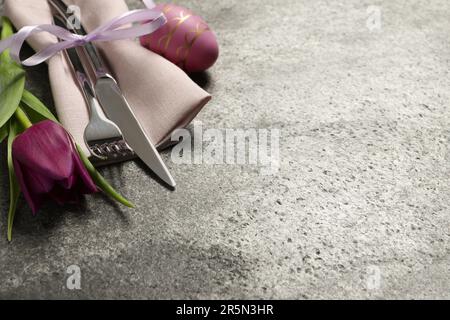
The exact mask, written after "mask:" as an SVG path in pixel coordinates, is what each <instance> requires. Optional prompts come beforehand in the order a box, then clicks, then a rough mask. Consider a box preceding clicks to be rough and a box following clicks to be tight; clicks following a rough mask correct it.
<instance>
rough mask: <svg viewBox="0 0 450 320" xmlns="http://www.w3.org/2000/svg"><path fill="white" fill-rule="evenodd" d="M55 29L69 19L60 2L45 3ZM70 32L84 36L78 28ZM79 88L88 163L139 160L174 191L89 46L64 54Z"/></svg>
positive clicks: (112, 80)
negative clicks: (84, 114)
mask: <svg viewBox="0 0 450 320" xmlns="http://www.w3.org/2000/svg"><path fill="white" fill-rule="evenodd" d="M48 2H49V4H50V6H51V7H52V9H53V20H54V23H55V25H57V26H59V27H62V28H66V29H67V21H68V19H69V18H70V17H69V14H68V7H67V5H66V4H65V3H64V2H63V1H62V0H48ZM71 31H73V32H75V33H76V34H78V35H86V31H85V30H84V28H83V27H82V26H81V27H79V28H77V27H74V28H73V29H72V30H71ZM65 54H66V56H67V59H68V61H69V62H70V64H71V66H72V70H73V72H74V75H75V78H76V80H77V82H78V85H79V88H80V90H81V91H82V93H83V95H84V98H85V100H86V103H87V105H88V107H89V117H90V119H89V124H88V125H87V127H86V129H85V132H84V140H85V143H86V146H87V147H88V149H89V151H90V152H91V159H92V162H93V163H95V164H96V165H105V164H111V163H117V162H122V161H126V160H131V159H134V158H137V157H138V158H140V159H141V160H142V161H143V162H144V163H145V164H146V165H147V166H148V167H149V168H150V169H151V170H152V171H153V172H154V173H155V174H156V175H157V176H158V177H159V178H160V179H161V180H162V181H164V182H165V183H166V184H167V185H169V186H170V187H172V188H174V187H175V185H176V183H175V180H174V179H173V177H172V175H171V174H170V172H169V170H168V169H167V167H166V165H165V164H164V162H163V160H162V159H161V156H160V155H159V153H158V151H157V149H156V147H155V145H154V144H153V143H152V141H151V140H150V138H149V136H148V135H147V133H146V132H145V130H144V129H143V128H142V126H141V124H140V123H139V121H138V120H137V118H136V116H135V114H134V112H133V110H132V109H131V107H130V105H129V103H128V101H127V99H126V98H125V96H124V95H123V93H122V91H121V89H120V86H119V84H118V83H117V81H116V80H115V78H114V77H113V75H112V74H111V73H110V72H109V71H108V68H107V66H106V64H105V63H104V61H103V59H102V57H101V56H100V53H99V52H98V50H97V48H96V47H95V45H94V44H93V43H87V44H86V45H85V46H83V47H80V48H71V49H67V50H66V52H65Z"/></svg>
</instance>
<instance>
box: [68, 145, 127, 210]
mask: <svg viewBox="0 0 450 320" xmlns="http://www.w3.org/2000/svg"><path fill="white" fill-rule="evenodd" d="M76 147H77V150H78V154H79V155H80V158H81V161H83V163H84V166H85V167H86V170H87V171H88V172H89V174H90V175H91V178H92V180H94V182H95V184H96V185H97V187H99V188H100V189H101V190H103V192H105V193H106V194H107V195H109V196H110V197H111V198H113V199H114V200H116V201H118V202H119V203H121V204H123V205H124V206H126V207H129V208H135V206H134V204H133V203H131V202H130V201H129V200H127V199H125V198H124V197H123V196H121V195H120V194H119V193H118V192H117V191H116V190H114V188H113V187H112V186H111V185H110V184H109V183H108V182H107V181H106V180H105V178H103V177H102V176H101V175H100V173H98V171H97V170H96V169H95V168H94V166H93V165H92V163H91V162H90V161H89V159H88V157H87V156H86V155H85V154H84V152H83V150H82V149H81V147H80V146H79V145H77V146H76Z"/></svg>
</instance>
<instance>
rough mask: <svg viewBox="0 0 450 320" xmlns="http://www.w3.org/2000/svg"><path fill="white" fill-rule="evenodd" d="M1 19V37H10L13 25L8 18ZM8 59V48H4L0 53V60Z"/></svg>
mask: <svg viewBox="0 0 450 320" xmlns="http://www.w3.org/2000/svg"><path fill="white" fill-rule="evenodd" d="M1 21H2V33H1V39H2V40H4V39H6V38H9V37H11V36H12V35H13V33H14V30H13V26H12V24H11V22H10V21H9V19H8V18H6V17H2V18H1ZM8 59H10V57H9V50H5V51H3V52H2V54H1V55H0V62H3V61H2V60H8Z"/></svg>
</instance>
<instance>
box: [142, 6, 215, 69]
mask: <svg viewBox="0 0 450 320" xmlns="http://www.w3.org/2000/svg"><path fill="white" fill-rule="evenodd" d="M155 9H157V10H161V11H162V12H163V13H164V14H165V15H166V17H167V23H166V24H165V25H164V26H162V27H161V28H160V29H159V30H157V31H156V32H154V33H152V34H150V35H146V36H143V37H141V44H142V45H143V46H144V47H146V48H147V49H149V50H151V51H153V52H155V53H157V54H159V55H161V56H163V57H165V58H166V59H168V60H169V61H171V62H173V63H174V64H176V65H177V66H179V67H180V68H182V69H183V70H185V71H187V72H200V71H205V70H207V69H209V68H210V67H211V66H212V65H213V64H214V63H215V62H216V61H217V58H218V57H219V45H218V43H217V39H216V36H215V35H214V33H213V32H212V31H211V29H210V28H209V26H208V25H207V24H206V22H205V21H204V20H203V19H202V18H201V17H199V16H196V15H195V14H193V13H192V11H190V10H188V9H185V8H183V7H180V6H177V5H174V4H159V5H157V6H156V8H155Z"/></svg>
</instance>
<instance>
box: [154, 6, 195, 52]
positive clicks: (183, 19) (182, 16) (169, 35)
mask: <svg viewBox="0 0 450 320" xmlns="http://www.w3.org/2000/svg"><path fill="white" fill-rule="evenodd" d="M190 17H191V15H190V14H188V15H185V14H184V12H183V11H181V12H180V15H179V16H178V17H175V18H173V19H172V20H171V21H177V24H176V25H175V26H174V27H173V28H172V29H170V30H169V32H168V33H167V34H166V35H164V36H163V37H161V38H160V39H159V41H158V47H161V45H162V44H163V43H164V46H163V50H164V52H163V54H165V53H166V51H167V48H169V45H170V42H171V41H172V39H173V37H174V35H175V32H177V30H178V28H180V26H181V25H182V24H183V23H184V22H186V21H187V20H188V19H189V18H190Z"/></svg>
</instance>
